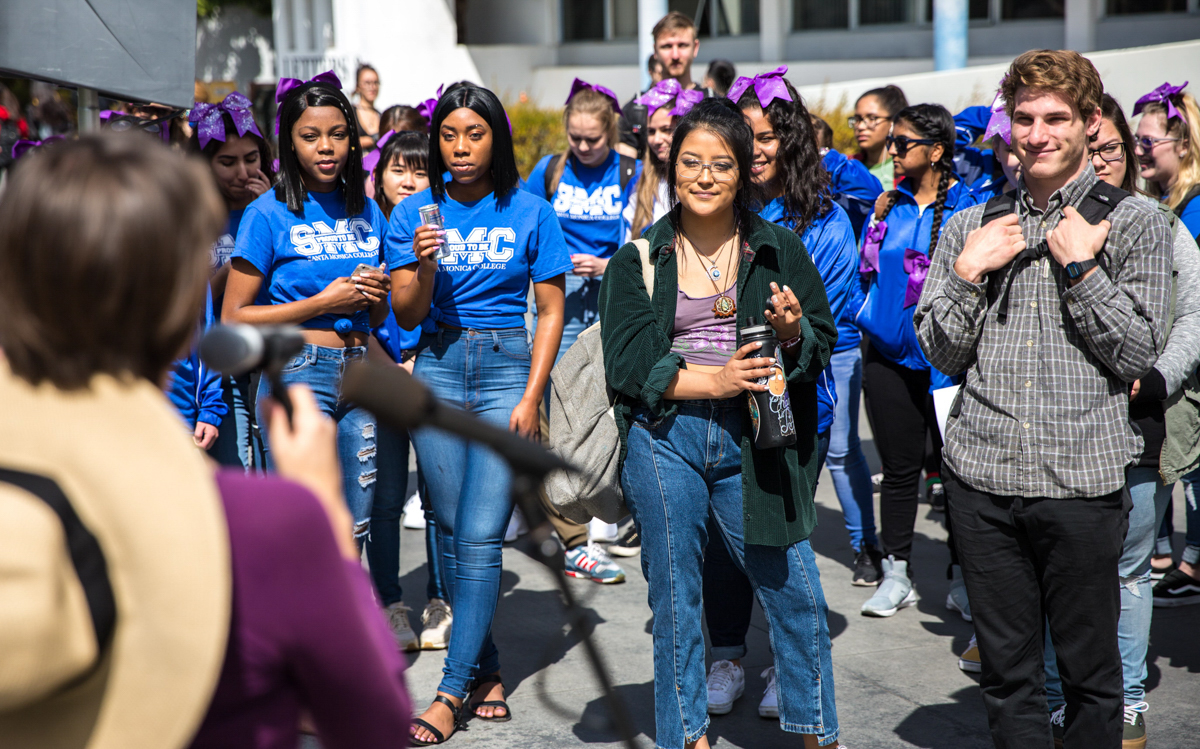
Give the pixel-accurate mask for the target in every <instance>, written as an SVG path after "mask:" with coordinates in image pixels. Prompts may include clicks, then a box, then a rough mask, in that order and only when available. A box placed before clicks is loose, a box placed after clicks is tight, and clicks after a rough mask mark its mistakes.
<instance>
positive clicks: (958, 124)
mask: <svg viewBox="0 0 1200 749" xmlns="http://www.w3.org/2000/svg"><path fill="white" fill-rule="evenodd" d="M991 117H992V109H991V107H983V106H978V107H967V108H966V109H964V110H963V111H961V112H959V113H958V114H956V115H954V134H955V141H954V170H955V171H956V172H958V178H959V179H960V180H961V181H962V182H963V183H965V184H966V185H967V187H969V188H970V189H971V194H972V195H974V196H975V202H977V203H986V202H987V201H988V200H989V199H990V198H993V197H995V196H996V195H999V194H1000V193H1002V192H1004V188H1005V187H1006V186H1007V185H1008V178H1007V177H1005V176H1004V172H1003V171H1002V170H1001V169H1000V164H999V163H998V162H997V161H996V152H995V151H993V150H992V149H990V148H987V149H980V148H976V147H975V146H972V145H971V144H972V143H974V142H975V139H976V138H978V137H980V136H981V135H983V134H984V132H985V131H986V130H987V124H988V120H990V119H991Z"/></svg>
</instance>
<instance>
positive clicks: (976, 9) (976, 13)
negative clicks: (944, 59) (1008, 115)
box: [925, 0, 1186, 23]
mask: <svg viewBox="0 0 1200 749" xmlns="http://www.w3.org/2000/svg"><path fill="white" fill-rule="evenodd" d="M1185 1H1186V0H1185ZM934 5H935V3H934V0H925V17H926V18H928V19H929V21H930V23H932V22H933V8H934ZM991 6H992V2H991V0H967V18H969V19H970V20H972V21H986V20H988V19H989V18H991V17H992V14H991Z"/></svg>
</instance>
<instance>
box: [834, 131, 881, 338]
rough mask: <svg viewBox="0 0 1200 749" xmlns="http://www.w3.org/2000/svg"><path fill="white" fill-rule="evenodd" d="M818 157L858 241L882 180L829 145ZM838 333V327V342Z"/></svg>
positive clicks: (839, 334) (879, 190)
mask: <svg viewBox="0 0 1200 749" xmlns="http://www.w3.org/2000/svg"><path fill="white" fill-rule="evenodd" d="M821 161H822V163H824V164H825V171H827V172H829V190H830V192H832V193H833V202H835V203H837V204H838V205H840V206H841V207H842V209H843V210H845V211H846V215H847V216H848V217H849V218H850V225H851V226H853V227H854V241H855V242H857V241H858V240H860V239H861V238H862V230H863V225H864V224H866V221H867V217H868V216H870V215H871V210H872V209H873V208H874V207H875V199H876V198H878V197H879V194H880V193H881V192H883V184H882V183H880V181H879V178H878V177H876V176H875V175H874V174H871V170H870V169H867V167H866V166H864V165H863V163H862V162H861V161H856V160H854V159H850V158H847V157H846V155H845V154H843V153H840V152H838V151H835V150H833V149H832V148H831V149H829V150H828V151H826V152H825V155H824V156H822V157H821ZM841 335H842V333H841V328H840V327H839V329H838V341H839V344H840V342H841Z"/></svg>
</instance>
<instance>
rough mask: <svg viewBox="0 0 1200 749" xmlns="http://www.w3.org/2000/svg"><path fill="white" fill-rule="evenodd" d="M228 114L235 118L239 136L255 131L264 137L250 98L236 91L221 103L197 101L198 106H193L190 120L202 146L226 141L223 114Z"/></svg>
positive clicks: (234, 122)
mask: <svg viewBox="0 0 1200 749" xmlns="http://www.w3.org/2000/svg"><path fill="white" fill-rule="evenodd" d="M226 114H227V115H229V119H231V120H233V126H234V127H235V128H237V134H238V136H239V137H245V135H246V133H254V134H255V135H257V136H258V137H260V138H261V137H263V136H262V133H260V132H259V131H258V125H257V124H256V123H255V122H254V114H253V113H252V112H251V111H250V100H249V99H247V98H246V97H245V96H243V95H241V94H239V93H238V92H237V91H234V92H233V93H231V94H229V95H228V96H226V97H225V98H224V99H222V100H221V103H220V104H206V103H204V102H196V106H194V107H192V112H191V114H189V115H188V122H190V123H192V126H193V127H195V128H196V136H197V137H198V138H199V139H200V147H201V148H204V147H205V146H207V145H208V144H209V143H210V142H211V141H213V140H219V141H221V142H222V143H224V142H225V117H224V116H223V115H226Z"/></svg>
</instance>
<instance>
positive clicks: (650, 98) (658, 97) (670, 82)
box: [637, 78, 683, 115]
mask: <svg viewBox="0 0 1200 749" xmlns="http://www.w3.org/2000/svg"><path fill="white" fill-rule="evenodd" d="M681 91H683V87H682V86H680V85H679V81H677V80H675V79H674V78H664V79H662V80H661V81H659V82H658V83H657V84H655V86H654V88H652V89H650V90H649V91H647V92H646V93H644V94H642V95H641V96H640V97H638V100H637V103H638V104H644V105H646V113H647V115H651V114H654V110H656V109H658V108H659V107H661V106H663V105H665V104H667V103H668V102H670V101H673V100H674V99H675V98H676V97H677V96H679V93H680V92H681Z"/></svg>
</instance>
